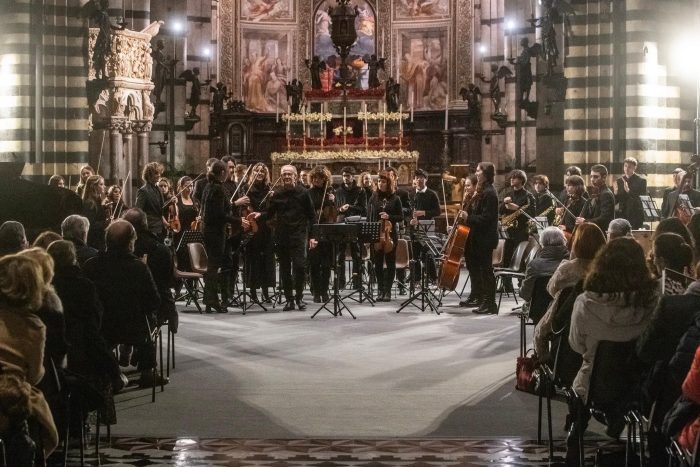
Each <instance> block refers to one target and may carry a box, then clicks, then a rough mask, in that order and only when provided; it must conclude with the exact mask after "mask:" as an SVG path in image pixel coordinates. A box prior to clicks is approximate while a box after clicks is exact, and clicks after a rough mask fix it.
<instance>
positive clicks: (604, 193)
mask: <svg viewBox="0 0 700 467" xmlns="http://www.w3.org/2000/svg"><path fill="white" fill-rule="evenodd" d="M607 176H608V169H607V168H606V167H605V166H604V165H601V164H596V165H594V166H593V167H591V175H590V182H591V189H590V193H589V194H590V195H591V197H590V199H589V200H588V202H587V203H586V204H585V205H584V207H583V209H582V210H581V217H577V218H576V225H579V224H583V223H584V222H592V223H594V224H595V225H597V226H598V227H600V230H602V231H603V232H607V231H608V224H610V221H611V220H613V219H614V218H615V195H613V192H612V191H610V188H608V186H607V184H606V183H605V179H606V178H607Z"/></svg>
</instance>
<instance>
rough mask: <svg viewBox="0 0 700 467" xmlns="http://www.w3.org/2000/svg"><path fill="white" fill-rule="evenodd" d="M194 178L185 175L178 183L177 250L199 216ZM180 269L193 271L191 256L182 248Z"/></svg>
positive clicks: (178, 261) (178, 259) (179, 257)
mask: <svg viewBox="0 0 700 467" xmlns="http://www.w3.org/2000/svg"><path fill="white" fill-rule="evenodd" d="M193 185H194V184H193V183H192V178H191V177H188V176H187V175H185V176H184V177H181V178H180V180H178V182H177V192H178V193H179V195H177V213H178V218H179V220H180V227H181V230H180V233H179V234H177V235H176V236H175V243H174V245H175V248H177V247H178V246H180V240H181V238H182V236H183V234H184V233H185V231H187V230H190V227H191V225H192V223H193V222H194V221H195V219H197V216H198V215H199V204H198V203H197V202H195V200H194V199H192V188H193ZM177 264H178V268H179V269H181V270H183V271H191V270H192V268H191V265H190V255H189V252H188V251H187V248H186V247H184V245H183V247H181V248H179V249H178V250H177Z"/></svg>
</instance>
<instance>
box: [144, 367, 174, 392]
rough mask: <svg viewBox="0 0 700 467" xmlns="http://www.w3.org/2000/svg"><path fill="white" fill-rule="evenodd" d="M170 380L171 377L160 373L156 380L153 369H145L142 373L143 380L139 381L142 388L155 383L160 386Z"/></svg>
mask: <svg viewBox="0 0 700 467" xmlns="http://www.w3.org/2000/svg"><path fill="white" fill-rule="evenodd" d="M169 382H170V379H168V377H166V376H161V375H160V374H158V373H156V377H155V380H154V379H153V373H152V372H151V370H148V371H144V372H143V373H141V380H140V381H139V387H140V388H150V387H152V386H153V385H154V384H155V385H156V386H160V385H161V384H163V385H166V384H168V383H169Z"/></svg>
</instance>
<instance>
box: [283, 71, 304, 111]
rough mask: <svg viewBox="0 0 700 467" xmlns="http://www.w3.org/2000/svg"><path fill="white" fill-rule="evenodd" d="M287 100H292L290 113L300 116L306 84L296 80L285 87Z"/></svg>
mask: <svg viewBox="0 0 700 467" xmlns="http://www.w3.org/2000/svg"><path fill="white" fill-rule="evenodd" d="M285 90H286V91H287V99H289V100H291V103H290V111H291V112H292V113H293V114H298V113H299V110H300V108H301V97H302V96H303V95H304V94H303V93H304V83H302V82H301V81H299V80H298V79H296V78H294V79H293V80H292V82H291V83H290V84H287V85H285Z"/></svg>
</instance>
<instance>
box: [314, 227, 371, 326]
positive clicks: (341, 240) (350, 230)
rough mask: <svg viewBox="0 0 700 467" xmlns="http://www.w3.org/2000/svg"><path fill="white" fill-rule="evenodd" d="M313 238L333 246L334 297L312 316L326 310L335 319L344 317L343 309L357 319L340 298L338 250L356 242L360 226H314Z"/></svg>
mask: <svg viewBox="0 0 700 467" xmlns="http://www.w3.org/2000/svg"><path fill="white" fill-rule="evenodd" d="M312 232H313V238H315V239H316V240H318V241H321V240H325V241H327V242H330V244H331V255H332V256H331V258H332V261H333V296H331V297H330V298H329V299H328V300H326V302H325V303H324V304H323V305H321V306H320V307H319V309H318V310H316V311H315V312H314V314H313V315H311V318H312V319H313V318H314V317H315V316H316V315H317V314H318V313H319V312H320V311H321V310H326V311H327V312H328V313H330V314H332V315H333V317H338V316H343V309H345V310H347V312H348V313H349V314H350V316H352V319H357V317H356V316H355V315H353V314H352V311H350V308H348V307H347V305H345V303H344V302H343V297H341V296H340V291H339V287H338V285H339V284H338V254H337V248H338V245H339V244H343V245H344V244H346V243H352V242H356V241H357V240H358V238H359V234H360V224H314V226H313V230H312ZM330 302H333V310H331V309H330V308H328V304H329V303H330Z"/></svg>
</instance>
